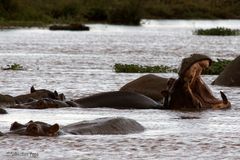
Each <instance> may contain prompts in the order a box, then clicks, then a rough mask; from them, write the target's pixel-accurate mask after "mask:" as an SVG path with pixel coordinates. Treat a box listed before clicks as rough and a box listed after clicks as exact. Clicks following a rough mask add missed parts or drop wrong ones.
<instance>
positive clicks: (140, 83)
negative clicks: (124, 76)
mask: <svg viewBox="0 0 240 160" xmlns="http://www.w3.org/2000/svg"><path fill="white" fill-rule="evenodd" d="M169 80H170V79H169V78H164V77H160V76H156V75H153V74H147V75H144V76H141V77H139V78H137V79H135V80H133V81H131V82H129V83H127V84H125V85H124V86H122V87H121V88H120V91H127V92H136V93H140V94H143V95H145V96H147V97H150V98H152V99H153V100H155V101H158V102H162V101H163V98H164V95H163V94H162V91H164V90H166V89H167V88H168V85H169V82H171V81H169Z"/></svg>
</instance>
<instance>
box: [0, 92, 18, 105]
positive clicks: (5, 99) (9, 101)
mask: <svg viewBox="0 0 240 160" xmlns="http://www.w3.org/2000/svg"><path fill="white" fill-rule="evenodd" d="M13 104H15V99H14V97H12V96H10V95H3V94H0V106H8V105H13Z"/></svg>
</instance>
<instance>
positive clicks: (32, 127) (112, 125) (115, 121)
mask: <svg viewBox="0 0 240 160" xmlns="http://www.w3.org/2000/svg"><path fill="white" fill-rule="evenodd" d="M143 131H144V127H143V126H142V125H141V124H140V123H138V122H137V121H135V120H133V119H129V118H124V117H114V118H109V117H106V118H98V119H95V120H89V121H82V122H77V123H73V124H69V125H66V126H63V127H60V126H59V125H58V124H57V123H56V124H53V125H50V124H48V123H44V122H39V121H35V122H34V121H29V122H28V123H26V124H20V123H18V122H14V123H13V124H12V125H11V127H10V132H8V133H6V134H7V135H9V134H10V135H12V134H15V135H26V136H58V135H62V134H73V135H96V134H131V133H139V132H143Z"/></svg>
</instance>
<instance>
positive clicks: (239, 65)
mask: <svg viewBox="0 0 240 160" xmlns="http://www.w3.org/2000/svg"><path fill="white" fill-rule="evenodd" d="M212 84H213V85H220V86H229V87H232V86H236V87H239V86H240V56H238V57H237V58H235V59H234V60H233V61H232V62H231V63H230V64H228V65H227V66H226V67H225V68H224V70H223V72H222V73H220V75H219V76H218V77H217V78H216V79H215V80H214V81H213V82H212Z"/></svg>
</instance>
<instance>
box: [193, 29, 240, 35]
mask: <svg viewBox="0 0 240 160" xmlns="http://www.w3.org/2000/svg"><path fill="white" fill-rule="evenodd" d="M194 34H196V35H204V36H208V35H209V36H236V35H240V30H239V29H230V28H224V27H216V28H210V29H197V30H195V31H194Z"/></svg>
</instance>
